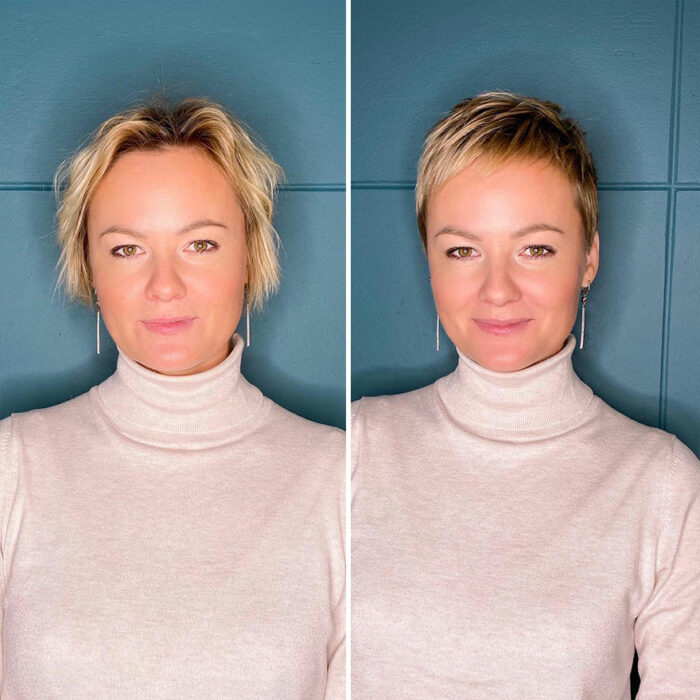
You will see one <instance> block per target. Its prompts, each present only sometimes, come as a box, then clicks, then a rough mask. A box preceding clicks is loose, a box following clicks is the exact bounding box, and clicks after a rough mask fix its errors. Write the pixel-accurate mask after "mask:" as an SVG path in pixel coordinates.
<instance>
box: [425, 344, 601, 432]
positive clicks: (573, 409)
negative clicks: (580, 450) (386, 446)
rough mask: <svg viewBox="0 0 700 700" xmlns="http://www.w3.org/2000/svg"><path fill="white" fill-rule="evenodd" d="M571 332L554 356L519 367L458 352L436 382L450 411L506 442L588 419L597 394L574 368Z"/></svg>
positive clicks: (470, 426) (465, 424)
mask: <svg viewBox="0 0 700 700" xmlns="http://www.w3.org/2000/svg"><path fill="white" fill-rule="evenodd" d="M575 345H576V338H575V337H574V336H573V335H569V337H568V338H567V339H566V342H565V344H564V347H563V348H562V349H561V350H560V351H559V352H558V353H557V354H556V355H553V356H552V357H549V358H547V359H546V360H543V361H542V362H538V363H537V364H535V365H532V366H530V367H526V368H525V369H521V370H518V371H516V372H496V371H494V370H490V369H486V368H484V367H482V366H481V365H479V364H477V363H476V362H474V361H473V360H470V359H469V358H468V357H466V356H465V355H463V354H462V353H461V352H460V353H459V364H458V366H457V369H456V370H455V371H454V372H452V374H449V375H447V376H446V377H444V378H443V379H441V380H439V381H438V382H437V391H438V395H439V397H440V399H441V401H442V403H443V404H444V407H445V409H446V410H447V412H448V413H449V414H450V415H451V416H452V418H453V419H454V420H455V421H456V422H457V423H459V424H460V425H462V426H463V427H464V428H466V429H467V430H469V431H471V432H473V433H475V434H477V435H480V436H481V437H486V438H493V439H497V440H503V441H514V442H518V441H528V440H538V439H542V438H548V437H553V436H555V435H560V434H562V433H564V432H566V431H568V430H570V429H572V428H574V427H576V426H577V425H580V424H581V423H583V422H584V421H585V420H587V418H588V416H589V415H590V412H591V411H592V410H593V408H594V406H595V403H596V397H595V396H594V394H593V392H592V391H591V389H590V387H589V386H588V385H586V384H584V383H583V382H582V381H581V380H580V379H579V378H578V377H577V376H576V373H575V372H574V368H573V366H572V364H571V355H572V354H573V351H574V346H575Z"/></svg>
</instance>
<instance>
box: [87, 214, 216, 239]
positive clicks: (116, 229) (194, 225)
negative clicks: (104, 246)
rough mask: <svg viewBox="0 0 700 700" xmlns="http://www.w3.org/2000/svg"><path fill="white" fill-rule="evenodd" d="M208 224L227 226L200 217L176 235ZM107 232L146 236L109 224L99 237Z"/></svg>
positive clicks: (139, 236)
mask: <svg viewBox="0 0 700 700" xmlns="http://www.w3.org/2000/svg"><path fill="white" fill-rule="evenodd" d="M210 226H219V227H220V228H228V226H226V225H225V224H222V223H221V222H219V221H212V220H211V219H200V220H199V221H194V222H193V223H191V224H187V226H185V228H183V229H180V230H179V231H178V232H177V234H176V235H177V236H182V235H183V234H185V233H189V232H190V231H194V230H195V229H198V228H208V227H210ZM108 233H125V234H127V235H128V236H136V238H146V235H145V234H143V233H139V232H138V231H134V230H133V229H130V228H126V227H125V226H110V227H109V228H106V229H105V230H104V231H102V233H101V234H100V235H99V238H102V236H106V235H107V234H108Z"/></svg>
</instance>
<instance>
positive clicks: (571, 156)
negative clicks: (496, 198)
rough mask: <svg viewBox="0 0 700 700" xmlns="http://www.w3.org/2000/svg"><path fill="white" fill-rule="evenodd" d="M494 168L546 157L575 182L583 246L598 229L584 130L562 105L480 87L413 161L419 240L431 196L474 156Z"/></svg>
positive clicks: (423, 234)
mask: <svg viewBox="0 0 700 700" xmlns="http://www.w3.org/2000/svg"><path fill="white" fill-rule="evenodd" d="M481 157H483V158H485V159H486V161H487V164H488V166H492V167H494V168H495V167H498V166H499V165H502V164H503V163H505V162H506V161H507V160H510V159H511V158H526V159H532V160H540V159H541V160H545V161H548V162H549V163H551V164H553V165H555V166H556V167H558V168H560V169H561V170H562V171H563V172H564V174H565V175H566V176H567V178H568V179H569V181H570V182H571V184H572V185H573V187H574V191H575V194H576V207H577V209H578V211H579V213H580V215H581V221H582V223H583V231H584V240H585V243H586V249H587V250H589V249H590V247H591V245H592V243H593V238H594V236H595V234H596V231H597V230H598V178H597V176H596V171H595V166H594V165H593V157H592V156H591V152H590V151H589V150H588V146H587V145H586V142H585V140H584V137H583V132H582V131H581V129H580V128H579V127H578V125H577V124H576V122H574V121H573V120H572V119H564V118H563V117H562V116H561V107H560V106H559V105H557V104H555V103H554V102H545V101H543V100H538V99H536V98H534V97H523V96H522V95H516V94H514V93H512V92H484V93H482V94H480V95H477V96H476V97H473V98H471V99H468V100H464V101H463V102H460V103H459V104H458V105H456V106H455V107H454V108H453V109H452V110H451V111H450V113H449V114H448V115H447V116H446V117H444V118H443V119H441V120H440V121H439V122H438V123H437V124H435V126H433V128H432V129H431V130H430V132H429V133H428V136H427V137H426V139H425V144H424V146H423V153H422V154H421V158H420V162H419V163H418V179H417V182H416V216H417V217H418V228H419V229H420V234H421V238H422V239H423V245H424V246H426V245H427V238H426V235H427V234H426V228H425V223H426V217H427V210H428V206H429V202H430V198H431V197H432V196H433V195H434V194H435V193H436V192H437V191H438V190H439V189H440V188H441V187H442V185H444V184H445V182H446V181H447V180H449V179H450V178H451V177H452V176H453V175H456V174H457V173H458V172H459V171H460V170H462V169H463V168H465V167H466V166H468V165H469V164H471V163H472V162H473V161H475V160H476V159H477V158H481Z"/></svg>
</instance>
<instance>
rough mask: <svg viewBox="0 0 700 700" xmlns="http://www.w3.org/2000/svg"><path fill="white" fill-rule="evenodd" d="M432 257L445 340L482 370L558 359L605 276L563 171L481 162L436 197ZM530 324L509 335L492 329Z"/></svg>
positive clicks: (431, 211)
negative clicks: (589, 289)
mask: <svg viewBox="0 0 700 700" xmlns="http://www.w3.org/2000/svg"><path fill="white" fill-rule="evenodd" d="M426 224H427V254H428V262H429V265H430V279H431V285H432V289H433V296H434V298H435V305H436V308H437V311H438V315H439V317H440V321H441V323H442V325H443V327H444V329H445V332H446V333H447V335H448V336H449V337H450V339H451V340H452V341H453V342H454V344H455V345H456V346H457V347H458V348H459V350H460V351H461V352H462V353H463V354H464V355H466V356H467V357H469V358H470V359H472V360H474V361H475V362H477V363H478V364H480V365H481V366H482V367H485V368H487V369H491V370H495V371H500V372H513V371H517V370H520V369H524V368H525V367H529V366H530V365H533V364H535V363H537V362H541V361H542V360H545V359H547V358H548V357H551V356H552V355H555V354H556V353H558V352H559V351H560V350H561V349H562V347H563V346H564V342H565V340H566V338H567V336H568V335H569V333H570V332H571V329H572V328H573V325H574V322H575V321H576V315H577V312H578V304H579V299H580V297H581V288H582V287H583V286H586V285H588V284H591V283H592V281H593V280H594V279H595V276H596V273H597V271H598V258H599V245H600V244H599V239H598V233H596V234H595V238H594V240H593V243H592V245H591V247H590V249H588V250H587V249H586V244H585V239H584V232H583V224H582V221H581V216H580V214H579V212H578V210H577V208H576V200H575V190H574V187H573V185H572V184H571V183H570V182H569V180H568V178H567V177H566V175H565V174H564V172H563V171H561V170H560V169H559V168H557V167H556V166H554V165H551V164H549V163H547V162H543V161H533V160H523V159H513V160H509V161H507V162H506V163H505V164H502V165H500V166H497V167H496V168H495V169H494V167H493V166H492V165H491V167H489V163H488V161H482V160H481V159H477V160H476V161H474V162H473V163H471V164H470V165H469V166H467V167H466V168H464V169H463V170H461V171H460V172H459V173H457V174H456V175H454V176H453V177H452V178H450V179H449V180H447V182H446V183H445V184H444V185H443V186H442V187H441V188H440V189H439V190H438V192H437V193H436V194H435V195H433V197H431V199H430V200H429V203H428V215H427V221H426ZM487 321H491V322H493V321H499V322H513V321H522V323H521V324H519V326H517V327H514V328H512V329H511V331H510V332H507V333H506V332H503V331H501V332H500V333H498V332H497V331H498V329H494V327H493V326H491V325H487V324H485V323H484V322H487Z"/></svg>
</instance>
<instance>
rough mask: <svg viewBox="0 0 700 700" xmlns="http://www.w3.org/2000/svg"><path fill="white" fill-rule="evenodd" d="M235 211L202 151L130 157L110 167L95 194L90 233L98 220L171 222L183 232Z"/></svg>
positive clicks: (220, 175)
mask: <svg viewBox="0 0 700 700" xmlns="http://www.w3.org/2000/svg"><path fill="white" fill-rule="evenodd" d="M239 211H240V205H239V202H238V198H237V197H236V193H235V191H234V189H233V187H232V185H231V183H230V182H229V180H228V178H227V177H226V175H225V174H224V172H223V171H222V170H221V168H219V166H218V165H217V164H216V163H214V161H213V160H212V159H211V158H209V157H208V156H207V155H206V154H205V153H204V152H203V151H202V150H201V149H199V148H196V147H182V146H178V147H171V148H165V149H159V150H141V151H130V152H128V153H125V154H123V155H121V156H120V157H119V158H118V159H117V160H116V161H115V162H114V163H113V164H112V166H111V167H110V169H109V170H108V171H107V173H106V174H105V176H104V177H103V178H102V180H101V181H100V183H99V184H98V186H97V188H96V189H95V192H94V193H93V196H92V198H91V200H90V207H89V210H88V227H90V225H91V223H95V222H96V220H99V221H100V223H102V222H103V221H105V220H109V221H108V225H113V224H119V225H129V223H128V222H127V221H126V219H129V220H130V221H131V223H134V220H135V221H136V222H138V223H141V224H142V225H144V226H148V225H150V222H152V221H153V220H154V219H157V220H158V221H159V222H160V223H164V224H166V225H167V223H168V220H172V223H173V225H179V226H181V225H182V224H181V220H182V219H183V218H184V219H189V220H196V219H199V218H213V217H214V216H215V215H216V216H219V217H226V216H236V215H237V214H238V212H239ZM112 219H118V221H112ZM141 220H142V221H141Z"/></svg>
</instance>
